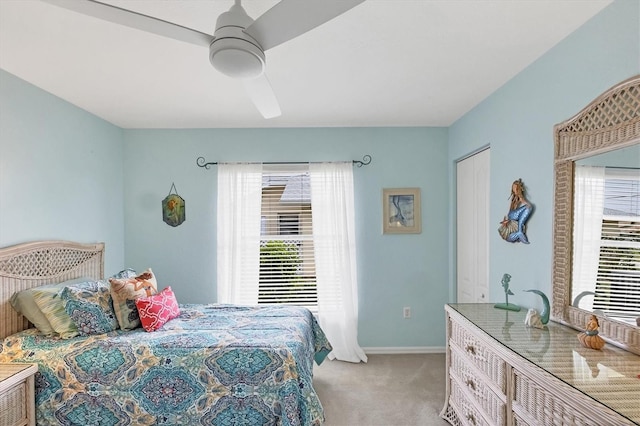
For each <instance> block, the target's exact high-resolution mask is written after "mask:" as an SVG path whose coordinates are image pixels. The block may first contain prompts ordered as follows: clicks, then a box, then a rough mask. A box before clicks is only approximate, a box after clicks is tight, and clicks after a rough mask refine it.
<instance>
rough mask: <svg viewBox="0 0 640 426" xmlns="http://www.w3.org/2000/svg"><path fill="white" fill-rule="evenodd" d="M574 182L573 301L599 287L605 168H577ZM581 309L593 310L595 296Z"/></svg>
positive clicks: (584, 302) (582, 304)
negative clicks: (597, 282)
mask: <svg viewBox="0 0 640 426" xmlns="http://www.w3.org/2000/svg"><path fill="white" fill-rule="evenodd" d="M574 180H575V186H574V190H575V192H574V196H573V199H574V206H573V218H574V220H573V273H572V275H573V280H572V281H573V282H572V284H571V286H572V298H575V297H576V296H577V295H579V294H580V293H582V292H584V291H591V292H594V291H595V288H596V279H597V277H598V261H599V259H600V239H601V236H600V235H601V232H602V215H603V212H604V180H605V168H604V167H596V166H577V167H576V170H575V179H574ZM577 265H579V266H577ZM580 307H581V308H582V309H588V310H591V309H593V297H587V298H585V299H583V301H582V303H581V304H580Z"/></svg>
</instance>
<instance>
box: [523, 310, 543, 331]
mask: <svg viewBox="0 0 640 426" xmlns="http://www.w3.org/2000/svg"><path fill="white" fill-rule="evenodd" d="M524 325H526V326H527V327H533V328H540V329H543V330H544V324H543V323H542V319H541V318H540V314H539V313H538V311H536V310H535V309H529V310H528V311H527V316H526V317H525V319H524Z"/></svg>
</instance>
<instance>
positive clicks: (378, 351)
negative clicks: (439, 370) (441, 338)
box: [362, 346, 445, 355]
mask: <svg viewBox="0 0 640 426" xmlns="http://www.w3.org/2000/svg"><path fill="white" fill-rule="evenodd" d="M362 350H364V353H366V354H367V355H400V354H443V353H444V351H445V347H444V346H400V347H379V348H362Z"/></svg>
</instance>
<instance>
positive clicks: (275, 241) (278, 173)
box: [216, 162, 367, 362]
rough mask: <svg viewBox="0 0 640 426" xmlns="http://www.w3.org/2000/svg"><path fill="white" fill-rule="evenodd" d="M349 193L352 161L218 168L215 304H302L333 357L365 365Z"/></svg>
mask: <svg viewBox="0 0 640 426" xmlns="http://www.w3.org/2000/svg"><path fill="white" fill-rule="evenodd" d="M311 188H313V201H312V199H311V192H312V189H311ZM353 195H354V185H353V165H352V162H341V163H311V164H308V165H304V166H292V165H286V166H282V165H280V166H271V165H268V166H267V165H265V164H259V163H244V164H219V165H218V196H217V225H216V234H217V235H216V239H217V244H216V249H217V250H216V251H217V258H216V260H217V271H216V272H217V273H216V285H217V295H218V302H219V303H233V304H248V305H254V304H256V303H285V304H295V305H303V306H306V307H308V308H310V309H311V310H312V311H314V312H316V313H317V315H318V322H319V323H320V326H321V327H322V329H323V330H324V331H325V334H326V335H327V338H328V339H329V340H330V341H331V343H332V346H333V351H332V352H331V354H330V356H331V357H332V358H337V359H339V360H343V361H350V362H359V361H361V360H362V361H366V359H367V356H366V354H365V353H364V351H363V350H362V348H361V347H360V345H359V344H358V339H357V336H358V330H357V324H358V299H357V291H356V290H357V283H358V274H357V261H356V244H355V242H356V237H355V207H354V196H353ZM312 203H313V216H314V217H313V226H312V215H311V213H312ZM283 231H284V233H283ZM318 289H319V290H320V291H318Z"/></svg>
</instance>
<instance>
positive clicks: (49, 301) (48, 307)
mask: <svg viewBox="0 0 640 426" xmlns="http://www.w3.org/2000/svg"><path fill="white" fill-rule="evenodd" d="M85 281H92V280H91V279H90V278H78V279H76V280H71V281H65V282H63V283H60V284H56V285H53V286H44V287H36V288H34V289H33V300H34V301H35V302H36V305H38V308H40V311H41V312H42V313H43V314H44V316H45V317H46V318H47V321H49V324H51V327H52V328H53V330H54V331H55V332H56V333H57V334H58V335H59V336H60V337H61V338H63V339H70V338H71V337H75V336H77V335H78V334H79V333H78V328H77V327H76V325H75V324H74V323H73V321H72V320H71V317H70V316H69V314H67V311H66V310H65V308H64V305H65V302H64V300H62V297H60V295H61V293H62V290H64V288H65V287H66V286H68V285H71V284H77V283H81V282H85Z"/></svg>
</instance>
